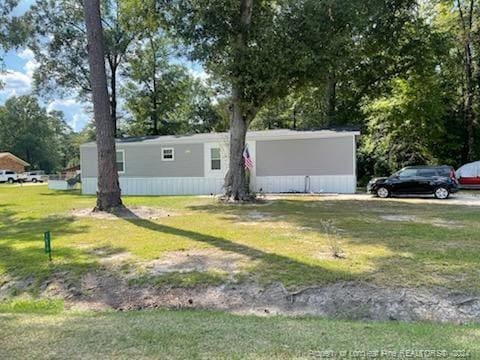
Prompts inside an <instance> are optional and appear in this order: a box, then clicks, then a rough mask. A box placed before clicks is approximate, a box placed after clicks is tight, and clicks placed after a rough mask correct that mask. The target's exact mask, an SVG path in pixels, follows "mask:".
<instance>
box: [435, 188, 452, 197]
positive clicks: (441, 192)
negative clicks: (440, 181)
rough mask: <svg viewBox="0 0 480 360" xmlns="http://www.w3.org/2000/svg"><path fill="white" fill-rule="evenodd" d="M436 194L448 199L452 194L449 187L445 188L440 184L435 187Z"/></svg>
mask: <svg viewBox="0 0 480 360" xmlns="http://www.w3.org/2000/svg"><path fill="white" fill-rule="evenodd" d="M434 195H435V197H436V198H437V199H441V200H444V199H447V198H448V197H449V196H450V191H448V189H447V188H444V187H443V186H440V187H438V188H436V189H435V193H434Z"/></svg>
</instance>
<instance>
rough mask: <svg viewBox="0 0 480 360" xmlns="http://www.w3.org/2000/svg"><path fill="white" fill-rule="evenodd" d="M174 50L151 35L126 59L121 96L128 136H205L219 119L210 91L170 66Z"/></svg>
mask: <svg viewBox="0 0 480 360" xmlns="http://www.w3.org/2000/svg"><path fill="white" fill-rule="evenodd" d="M173 55H174V50H173V48H172V46H171V44H170V43H169V42H168V40H167V39H166V38H165V37H164V36H162V35H156V34H150V35H149V37H148V39H147V42H146V44H140V45H139V46H138V47H137V49H135V50H134V51H133V53H132V54H131V55H130V57H129V64H128V68H127V70H126V76H128V78H129V81H128V82H127V83H126V84H125V85H124V86H123V88H122V93H123V95H124V97H125V100H126V108H127V109H128V110H129V111H130V113H131V114H132V119H131V120H130V121H129V122H128V129H127V132H128V133H129V134H131V135H145V134H148V135H158V134H162V135H166V134H178V133H187V132H208V131H212V130H214V129H215V128H217V124H218V123H219V122H220V118H219V116H218V115H217V114H216V112H215V110H214V109H213V107H212V91H210V90H209V89H208V88H207V87H206V86H205V85H204V84H203V82H202V81H201V80H199V79H195V78H194V77H193V76H192V75H190V73H189V71H188V69H187V68H186V67H185V66H183V65H180V64H172V61H171V57H172V56H173Z"/></svg>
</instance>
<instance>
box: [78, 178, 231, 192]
mask: <svg viewBox="0 0 480 360" xmlns="http://www.w3.org/2000/svg"><path fill="white" fill-rule="evenodd" d="M120 189H121V190H122V194H123V195H207V194H220V193H222V191H223V179H222V178H203V177H181V178H176V177H164V178H154V177H138V178H137V177H135V178H133V177H120ZM96 192H97V178H82V193H83V194H95V193H96Z"/></svg>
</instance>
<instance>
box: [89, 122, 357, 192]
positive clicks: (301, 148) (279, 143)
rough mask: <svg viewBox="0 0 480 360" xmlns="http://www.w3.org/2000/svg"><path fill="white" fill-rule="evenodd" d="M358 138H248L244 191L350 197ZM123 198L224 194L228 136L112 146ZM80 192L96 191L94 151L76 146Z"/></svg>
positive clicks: (274, 134)
mask: <svg viewBox="0 0 480 360" xmlns="http://www.w3.org/2000/svg"><path fill="white" fill-rule="evenodd" d="M359 135H360V133H359V132H356V131H333V130H319V131H295V130H268V131H250V132H248V134H247V146H248V150H249V151H248V152H249V154H250V160H251V161H252V162H253V165H252V167H251V170H250V186H251V189H252V190H254V191H257V192H259V191H261V192H265V193H293V192H295V193H304V192H306V193H354V192H355V189H356V183H357V179H356V139H357V137H358V136H359ZM116 146H117V168H118V173H119V177H120V188H121V190H122V194H124V195H201V194H219V193H222V192H223V180H224V177H225V174H226V172H227V170H228V152H229V134H228V133H210V134H195V135H184V136H156V137H152V136H148V137H135V138H123V139H117V141H116ZM80 158H81V160H80V162H81V176H82V192H83V193H84V194H95V193H96V190H97V148H96V144H95V143H87V144H84V145H82V146H81V147H80Z"/></svg>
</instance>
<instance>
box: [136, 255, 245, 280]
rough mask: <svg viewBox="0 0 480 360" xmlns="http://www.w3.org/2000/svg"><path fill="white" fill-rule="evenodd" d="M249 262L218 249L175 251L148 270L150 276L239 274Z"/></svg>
mask: <svg viewBox="0 0 480 360" xmlns="http://www.w3.org/2000/svg"><path fill="white" fill-rule="evenodd" d="M249 260H250V258H248V257H247V256H245V255H240V254H236V253H233V252H227V251H221V250H217V249H205V250H188V251H173V252H170V253H167V254H166V255H165V256H163V257H162V258H160V259H157V260H154V261H152V262H149V263H148V264H147V265H146V268H147V270H148V272H149V274H150V275H162V274H167V273H172V272H179V273H188V272H193V271H197V272H208V271H222V272H226V273H229V274H235V273H238V272H239V269H240V264H241V263H242V262H247V261H249Z"/></svg>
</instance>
